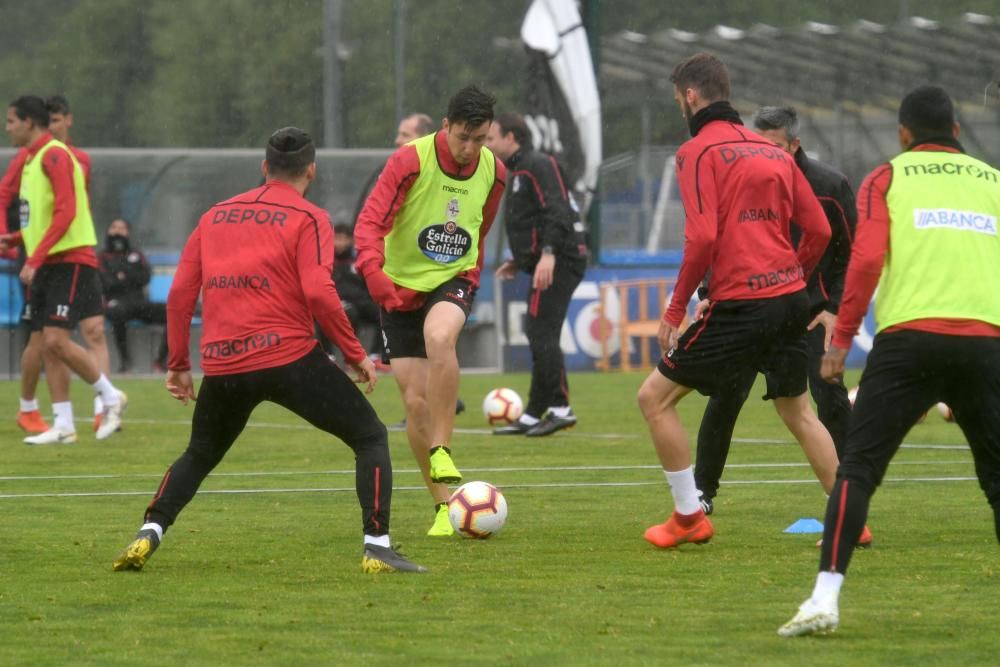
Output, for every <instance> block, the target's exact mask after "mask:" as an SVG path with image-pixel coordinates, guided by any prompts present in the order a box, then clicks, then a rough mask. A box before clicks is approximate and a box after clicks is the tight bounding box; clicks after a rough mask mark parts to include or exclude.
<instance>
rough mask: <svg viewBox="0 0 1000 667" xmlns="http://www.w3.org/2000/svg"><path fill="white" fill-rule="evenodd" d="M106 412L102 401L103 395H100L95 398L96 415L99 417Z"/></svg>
mask: <svg viewBox="0 0 1000 667" xmlns="http://www.w3.org/2000/svg"><path fill="white" fill-rule="evenodd" d="M103 412H104V401H102V400H101V395H100V394H98V395H97V396H94V415H95V416H96V415H99V414H102V413H103Z"/></svg>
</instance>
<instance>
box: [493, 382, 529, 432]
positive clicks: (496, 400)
mask: <svg viewBox="0 0 1000 667" xmlns="http://www.w3.org/2000/svg"><path fill="white" fill-rule="evenodd" d="M523 411H524V404H523V403H521V397H520V396H518V395H517V392H516V391H514V390H513V389H507V388H506V387H501V388H500V389H494V390H493V391H491V392H490V393H488V394H486V398H484V399H483V414H484V415H485V416H486V420H487V421H488V422H489V423H490V424H511V423H513V422H515V421H517V418H518V417H520V416H521V412H523Z"/></svg>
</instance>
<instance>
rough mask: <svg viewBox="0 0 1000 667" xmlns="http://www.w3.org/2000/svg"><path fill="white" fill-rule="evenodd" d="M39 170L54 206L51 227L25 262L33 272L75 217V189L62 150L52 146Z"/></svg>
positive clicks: (65, 155)
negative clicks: (47, 182) (42, 172)
mask: <svg viewBox="0 0 1000 667" xmlns="http://www.w3.org/2000/svg"><path fill="white" fill-rule="evenodd" d="M42 170H43V171H44V172H45V175H46V176H48V177H49V181H51V182H52V193H53V195H54V202H53V204H52V224H51V225H50V226H49V228H48V229H47V230H46V232H45V236H43V237H42V240H41V241H39V243H38V247H37V248H35V252H34V253H32V255H31V257H29V258H28V261H27V262H26V263H27V264H28V266H31V267H32V268H35V269H37V268H38V267H40V266H41V265H42V264H44V263H45V258H46V257H48V255H49V250H50V249H51V248H52V246H54V245H55V244H56V243H58V242H59V239H61V238H62V237H63V236H64V235H65V234H66V231H67V230H68V229H69V226H70V223H72V222H73V218H75V217H76V188H74V186H73V160H72V159H70V156H69V154H68V153H67V152H66V151H65V150H64V149H62V148H60V147H58V146H54V147H52V148H50V149H49V150H48V151H46V153H45V156H44V157H43V158H42Z"/></svg>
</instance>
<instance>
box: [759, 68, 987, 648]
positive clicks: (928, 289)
mask: <svg viewBox="0 0 1000 667" xmlns="http://www.w3.org/2000/svg"><path fill="white" fill-rule="evenodd" d="M958 136H959V126H958V123H957V122H956V121H955V108H954V105H953V103H952V101H951V98H950V97H949V96H948V94H947V93H946V92H945V91H944V90H943V89H941V88H939V87H937V86H921V87H919V88H916V89H915V90H913V91H911V92H910V93H909V94H908V95H907V96H906V97H905V98H903V101H902V103H901V104H900V106H899V144H900V147H901V148H902V149H903V152H902V153H901V154H900V155H898V156H896V157H895V158H893V159H892V160H890V161H889V162H887V163H886V164H883V165H881V166H879V167H877V168H876V169H875V170H874V171H873V172H872V173H871V174H869V175H868V178H866V179H865V182H864V183H863V184H862V186H861V190H860V192H859V196H858V234H857V237H856V238H855V242H854V247H853V250H852V252H851V261H850V263H849V264H848V266H847V279H846V282H845V285H844V298H843V301H842V303H841V307H840V311H839V312H838V314H837V326H836V329H835V330H834V335H833V341H832V343H831V346H830V349H829V350H828V351H827V352H826V354H825V355H824V356H823V365H822V368H821V371H820V372H821V373H822V375H823V377H824V378H825V379H827V380H828V381H832V380H835V379H837V378H839V377H841V376H842V375H843V372H844V360H845V359H846V357H847V352H848V349H850V346H851V339H852V338H853V337H854V334H855V333H856V332H857V331H858V327H859V326H860V324H861V321H862V318H863V317H864V314H865V311H866V310H867V308H868V304H869V303H870V301H871V297H872V294H873V293H874V292H875V288H876V286H877V287H878V296H877V297H876V299H875V323H876V327H877V334H876V336H875V340H874V342H873V344H872V349H871V352H869V353H868V359H867V361H866V362H865V371H864V373H863V374H862V376H861V384H860V386H859V389H858V396H857V399H856V400H855V403H854V411H853V412H852V414H851V421H850V426H849V429H848V433H847V442H846V444H845V446H844V456H843V458H842V459H841V460H840V468H839V469H838V471H837V482H836V484H835V485H834V487H833V490H832V491H831V492H830V500H829V502H828V503H827V506H826V521H825V522H824V526H823V547H822V552H821V554H820V563H819V574H818V575H817V577H816V584H815V586H814V588H813V593H812V595H811V596H810V597H809V599H808V600H806V601H805V602H804V603H802V605H801V606H800V607H799V611H798V613H797V614H795V616H794V617H793V618H792V619H791V620H790V621H788V623H785V624H784V625H783V626H781V628H780V629H779V630H778V634H779V635H782V636H784V637H794V636H798V635H808V634H812V633H816V632H829V631H832V630H835V629H836V628H837V626H838V625H839V623H840V607H839V604H840V588H841V585H842V584H843V582H844V575H845V574H846V573H847V567H848V565H849V564H850V562H851V556H852V555H853V552H854V549H853V545H854V544H855V543H856V542H857V539H858V536H859V535H860V534H861V530H862V526H864V523H865V518H866V517H867V515H868V507H869V504H870V502H871V497H872V494H874V493H875V489H876V488H877V487H878V486H879V484H881V483H882V479H883V477H884V476H885V471H886V469H887V468H888V466H889V461H890V460H891V459H892V457H893V455H894V454H895V453H896V451H897V450H898V449H899V446H900V444H901V443H902V441H903V437H904V436H905V435H906V434H907V432H908V431H909V430H910V428H912V426H913V425H914V424H915V423H916V421H917V419H919V418H920V416H921V415H923V414H924V413H925V412H926V411H927V410H928V409H929V408H931V407H932V406H933V405H934V404H935V403H937V402H938V401H942V402H944V403H946V404H947V405H948V406H949V407H950V408H951V409H952V412H953V413H954V415H955V421H957V422H958V425H959V426H960V427H961V429H962V433H963V434H964V435H965V438H966V440H968V442H969V447H970V448H971V449H972V458H973V460H974V461H975V464H976V476H977V477H978V478H979V487H980V488H981V489H982V491H983V494H984V495H985V496H986V500H987V501H988V502H989V504H990V507H991V508H992V510H993V525H994V529H995V532H996V537H997V540H1000V410H998V409H997V398H998V397H1000V297H998V296H997V290H996V286H997V284H998V283H1000V236H998V233H997V232H998V230H997V225H998V222H1000V170H997V169H995V168H993V167H991V166H990V165H988V164H986V163H985V162H983V161H981V160H978V159H976V158H974V157H972V156H970V155H966V154H965V150H964V149H963V148H962V145H961V144H960V143H959V142H958ZM929 509H930V512H931V515H932V516H934V518H935V519H937V521H938V523H944V524H948V522H949V517H948V516H946V515H941V512H940V511H938V512H937V513H935V508H934V507H933V505H931V506H930V507H929ZM855 592H857V591H855Z"/></svg>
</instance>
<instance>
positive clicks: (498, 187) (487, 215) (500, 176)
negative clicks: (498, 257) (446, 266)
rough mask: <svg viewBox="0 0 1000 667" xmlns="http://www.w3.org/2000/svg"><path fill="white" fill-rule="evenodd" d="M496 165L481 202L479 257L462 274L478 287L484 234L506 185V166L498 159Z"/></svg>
mask: <svg viewBox="0 0 1000 667" xmlns="http://www.w3.org/2000/svg"><path fill="white" fill-rule="evenodd" d="M494 159H495V158H494ZM496 165H497V166H496V180H494V181H493V187H492V188H490V194H489V196H488V197H487V198H486V203H485V204H483V224H482V226H481V227H480V228H479V259H478V260H477V261H476V268H474V269H469V270H468V271H466V272H465V273H464V274H463V275H464V276H465V277H466V278H468V279H469V280H471V281H472V284H474V285H475V286H476V287H479V276H480V274H481V273H482V271H483V260H484V257H485V247H486V235H487V234H489V233H490V229H491V228H492V227H493V221H494V220H495V219H496V217H497V211H498V210H499V209H500V202H501V201H502V200H503V191H504V188H506V187H507V167H505V166H504V164H503V162H501V161H500V160H496Z"/></svg>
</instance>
